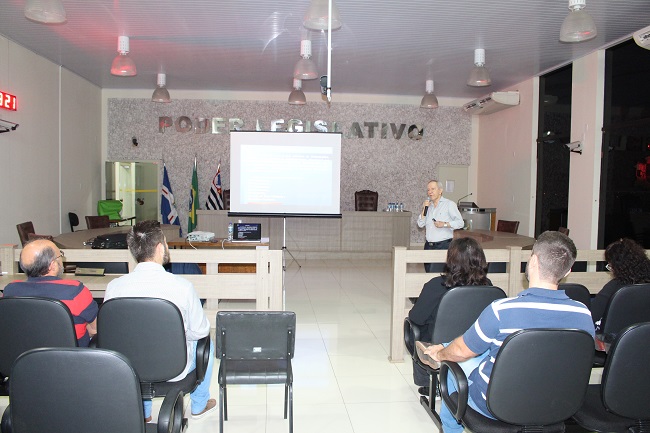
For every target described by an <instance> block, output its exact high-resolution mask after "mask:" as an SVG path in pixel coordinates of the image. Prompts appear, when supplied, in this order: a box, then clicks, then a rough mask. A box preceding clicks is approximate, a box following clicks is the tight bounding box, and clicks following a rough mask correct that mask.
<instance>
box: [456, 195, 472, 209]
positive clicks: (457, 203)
mask: <svg viewBox="0 0 650 433" xmlns="http://www.w3.org/2000/svg"><path fill="white" fill-rule="evenodd" d="M472 194H473V193H471V192H470V193H469V194H467V195H464V196H462V197H461V198H459V199H458V201H457V202H456V206H460V201H461V200H462V199H464V198H467V197H469V196H470V195H472Z"/></svg>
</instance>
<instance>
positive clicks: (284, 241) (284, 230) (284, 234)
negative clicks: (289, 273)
mask: <svg viewBox="0 0 650 433" xmlns="http://www.w3.org/2000/svg"><path fill="white" fill-rule="evenodd" d="M282 221H283V227H282V270H283V271H286V270H287V264H286V258H285V255H284V253H285V252H287V253H289V255H290V256H291V260H292V261H294V262H296V264H297V265H298V267H299V268H302V266H300V262H298V260H297V259H296V257H295V256H294V255H293V254H291V251H289V249H288V248H287V217H282Z"/></svg>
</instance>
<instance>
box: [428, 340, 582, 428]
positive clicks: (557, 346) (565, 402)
mask: <svg viewBox="0 0 650 433" xmlns="http://www.w3.org/2000/svg"><path fill="white" fill-rule="evenodd" d="M593 354H594V340H593V338H592V337H591V335H589V334H588V333H587V332H585V331H582V330H577V329H524V330H521V331H517V332H515V333H513V334H511V335H510V336H508V338H506V339H505V341H504V342H503V345H502V346H501V348H500V349H499V353H498V354H497V357H496V360H495V362H494V368H493V369H492V374H491V376H490V383H489V385H488V389H487V399H486V400H487V406H488V408H489V410H490V412H491V413H492V415H494V417H495V418H496V419H492V418H488V417H486V416H484V415H482V414H481V413H479V412H477V411H475V410H474V409H472V408H471V407H470V406H468V405H467V398H468V391H469V390H468V386H467V378H466V377H465V374H464V373H463V370H462V369H461V368H460V366H459V365H458V364H457V363H455V362H447V361H445V362H443V363H442V365H441V367H440V388H441V396H442V399H443V400H444V402H445V404H446V405H447V407H448V408H449V409H450V411H451V413H452V414H454V417H455V418H456V419H457V420H458V421H459V422H462V424H463V426H465V428H466V429H468V430H470V431H472V432H481V433H493V432H494V433H497V432H498V433H509V432H512V433H520V432H539V433H541V432H553V433H555V432H557V433H561V432H564V431H565V425H564V421H565V420H567V419H568V418H570V417H571V416H572V415H573V414H574V413H576V412H577V411H578V409H579V408H580V406H581V405H582V401H583V398H584V395H585V392H586V390H587V386H588V384H589V376H590V374H591V365H592V361H593ZM449 371H451V372H452V374H453V376H454V377H456V383H457V384H458V392H454V393H452V394H451V395H450V394H449V389H448V386H447V376H448V374H449Z"/></svg>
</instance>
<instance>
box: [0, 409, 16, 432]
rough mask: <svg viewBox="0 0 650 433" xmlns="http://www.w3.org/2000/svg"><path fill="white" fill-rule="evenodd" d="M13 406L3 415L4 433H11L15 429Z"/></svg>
mask: <svg viewBox="0 0 650 433" xmlns="http://www.w3.org/2000/svg"><path fill="white" fill-rule="evenodd" d="M10 409H11V405H9V406H7V408H6V409H5V411H4V413H3V414H2V427H0V428H1V429H2V433H11V432H12V431H13V428H12V427H11V410H10Z"/></svg>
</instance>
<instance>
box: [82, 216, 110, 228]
mask: <svg viewBox="0 0 650 433" xmlns="http://www.w3.org/2000/svg"><path fill="white" fill-rule="evenodd" d="M86 226H88V228H89V229H106V228H108V227H110V226H111V221H110V219H109V218H108V215H100V216H86Z"/></svg>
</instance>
